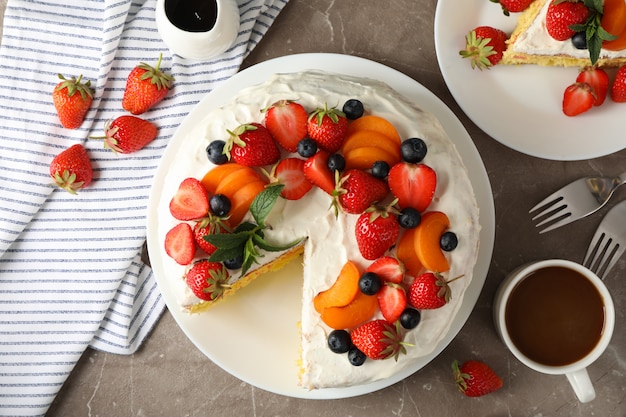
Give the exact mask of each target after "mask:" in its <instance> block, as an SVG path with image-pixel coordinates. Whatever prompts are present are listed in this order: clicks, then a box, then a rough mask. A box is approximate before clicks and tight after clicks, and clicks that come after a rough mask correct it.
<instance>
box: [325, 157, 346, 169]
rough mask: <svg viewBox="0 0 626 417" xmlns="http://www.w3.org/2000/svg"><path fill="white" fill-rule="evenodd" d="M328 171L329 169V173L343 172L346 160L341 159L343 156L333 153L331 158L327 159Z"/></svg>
mask: <svg viewBox="0 0 626 417" xmlns="http://www.w3.org/2000/svg"><path fill="white" fill-rule="evenodd" d="M327 164H328V169H330V171H331V172H335V171H339V172H341V171H343V170H344V169H346V160H345V158H344V157H343V155H341V154H338V153H334V154H332V155H331V156H329V157H328V162H327Z"/></svg>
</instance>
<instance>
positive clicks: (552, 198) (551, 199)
mask: <svg viewBox="0 0 626 417" xmlns="http://www.w3.org/2000/svg"><path fill="white" fill-rule="evenodd" d="M562 191H563V190H562V189H561V190H558V191H556V192H554V193H552V194H550V195H549V196H547V197H546V198H544V199H543V200H541V201H540V202H539V203H537V205H535V207H533V208H531V209H530V210H528V212H529V213H532V212H533V211H537V210H538V209H540V208H544V210H542V211H541V213H545V212H546V211H547V210H549V209H550V207H552V206H554V205H555V204H556V203H558V202H559V201H561V200H563V196H562V195H561V192H562ZM541 213H539V214H537V215H535V217H537V216H540V215H541Z"/></svg>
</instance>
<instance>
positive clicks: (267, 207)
mask: <svg viewBox="0 0 626 417" xmlns="http://www.w3.org/2000/svg"><path fill="white" fill-rule="evenodd" d="M283 187H284V186H283V185H280V184H278V185H272V186H269V187H267V188H266V189H264V190H263V191H261V192H260V193H259V195H257V196H256V198H255V199H254V200H253V201H252V204H251V205H250V213H251V214H252V217H253V218H254V220H255V222H256V224H255V223H252V222H243V223H241V224H240V225H239V226H237V227H236V228H235V230H234V231H233V233H220V234H211V235H207V236H204V240H206V241H207V242H209V243H211V244H212V245H214V246H215V247H216V248H217V250H216V251H215V252H214V253H213V254H212V255H211V257H210V258H209V260H210V261H211V262H224V261H227V260H229V259H235V258H237V257H239V256H242V257H243V264H242V266H241V275H245V273H246V272H248V270H249V269H250V267H251V266H252V265H253V264H255V263H258V258H260V257H262V256H263V254H262V253H261V252H259V249H262V250H264V251H268V252H278V251H284V250H287V249H289V248H291V247H293V246H295V245H297V244H298V243H300V242H302V239H298V240H296V241H294V242H291V243H289V244H287V245H281V246H276V245H272V244H271V243H269V242H267V241H266V240H265V236H264V233H263V230H265V229H267V225H266V224H265V219H266V217H267V216H268V215H269V213H270V212H271V211H272V208H274V205H275V204H276V200H277V199H278V197H279V196H280V192H281V190H282V189H283Z"/></svg>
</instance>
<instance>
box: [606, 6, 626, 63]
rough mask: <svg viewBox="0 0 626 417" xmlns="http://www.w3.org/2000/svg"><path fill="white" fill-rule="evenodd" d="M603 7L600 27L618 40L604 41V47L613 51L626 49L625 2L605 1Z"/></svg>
mask: <svg viewBox="0 0 626 417" xmlns="http://www.w3.org/2000/svg"><path fill="white" fill-rule="evenodd" d="M603 7H604V14H603V15H602V20H601V22H600V25H601V26H602V28H604V30H606V31H607V32H609V33H610V34H611V35H614V36H617V39H614V40H612V41H604V42H603V43H602V47H603V48H604V49H608V50H612V51H619V50H621V49H624V48H626V3H624V0H604V6H603Z"/></svg>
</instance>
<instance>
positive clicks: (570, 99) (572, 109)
mask: <svg viewBox="0 0 626 417" xmlns="http://www.w3.org/2000/svg"><path fill="white" fill-rule="evenodd" d="M595 101H596V95H595V93H594V91H593V88H591V86H590V85H589V84H587V83H574V84H571V85H569V86H568V87H567V88H566V89H565V92H564V93H563V113H564V114H565V115H566V116H577V115H579V114H581V113H584V112H586V111H587V110H589V109H591V108H592V107H593V104H594V103H595Z"/></svg>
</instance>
